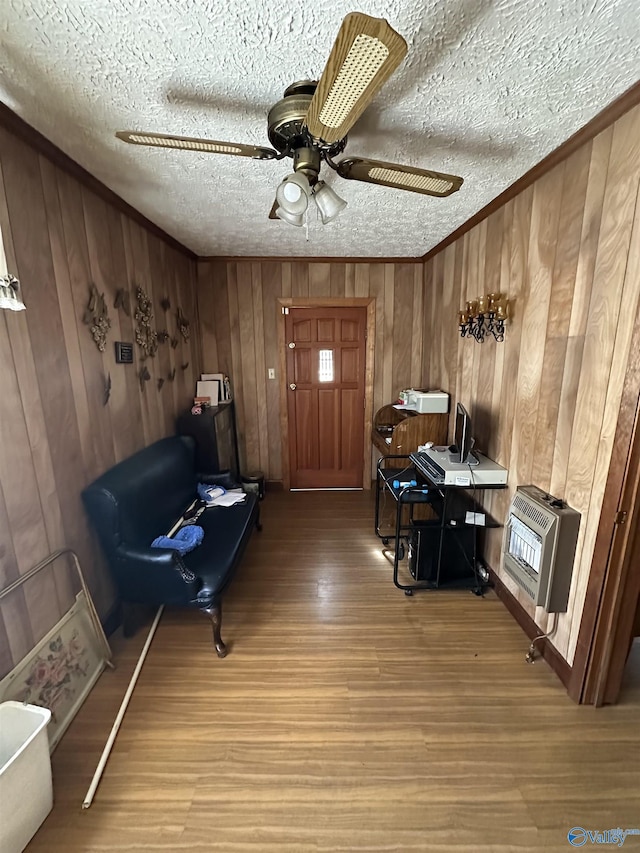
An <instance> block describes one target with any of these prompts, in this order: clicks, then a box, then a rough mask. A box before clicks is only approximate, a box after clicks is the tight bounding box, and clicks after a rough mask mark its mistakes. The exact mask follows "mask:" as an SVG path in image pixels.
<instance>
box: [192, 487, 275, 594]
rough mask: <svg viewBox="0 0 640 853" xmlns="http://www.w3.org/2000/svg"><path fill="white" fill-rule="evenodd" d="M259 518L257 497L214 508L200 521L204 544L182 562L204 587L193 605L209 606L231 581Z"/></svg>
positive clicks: (208, 510)
mask: <svg viewBox="0 0 640 853" xmlns="http://www.w3.org/2000/svg"><path fill="white" fill-rule="evenodd" d="M257 519H258V502H257V500H256V498H255V496H254V495H247V498H246V501H245V502H244V503H242V504H237V505H236V506H229V507H223V506H212V507H208V508H207V509H205V511H204V512H203V513H202V515H201V516H200V517H199V519H198V524H199V525H200V526H201V527H202V529H203V530H204V540H203V542H202V545H200V546H199V547H198V548H195V549H194V550H193V551H190V552H189V553H188V554H185V555H184V556H183V557H182V561H183V563H184V564H185V566H186V567H187V568H188V569H190V570H191V571H192V572H193V573H194V574H195V575H197V576H198V577H199V578H200V579H201V581H202V586H201V588H200V589H199V591H198V595H197V598H196V600H195V601H194V603H196V604H198V605H199V606H208V603H209V602H210V600H212V599H213V597H214V596H216V595H220V593H222V592H223V591H224V589H225V588H226V586H227V585H228V584H229V582H230V581H231V579H232V577H233V574H234V569H235V567H236V565H237V564H238V562H239V560H240V557H241V556H242V554H243V552H244V549H245V547H246V545H247V543H248V541H249V538H250V536H251V532H252V530H253V528H254V527H255V525H256V522H257Z"/></svg>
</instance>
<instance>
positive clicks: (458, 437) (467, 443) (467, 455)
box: [451, 403, 476, 464]
mask: <svg viewBox="0 0 640 853" xmlns="http://www.w3.org/2000/svg"><path fill="white" fill-rule="evenodd" d="M472 447H473V437H472V436H471V418H470V417H469V412H467V410H466V409H465V407H464V406H463V405H462V403H458V404H457V406H456V427H455V433H454V437H453V446H452V447H451V461H452V462H461V463H466V464H470V463H472V462H475V461H476V459H475V457H474V456H473V455H472V454H471V448H472Z"/></svg>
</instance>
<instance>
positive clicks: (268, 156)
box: [116, 130, 277, 160]
mask: <svg viewBox="0 0 640 853" xmlns="http://www.w3.org/2000/svg"><path fill="white" fill-rule="evenodd" d="M116 136H117V137H118V139H121V140H122V141H123V142H128V143H129V144H130V145H150V146H153V147H156V148H177V149H179V150H182V151H201V152H203V153H205V154H230V155H231V156H232V157H252V158H253V159H254V160H273V158H274V157H276V156H277V152H276V151H274V150H273V149H272V148H259V147H258V146H256V145H243V144H242V143H235V142H218V141H217V140H215V139H193V138H192V137H190V136H168V135H167V134H166V133H146V132H143V131H135V130H119V131H118V132H117V133H116Z"/></svg>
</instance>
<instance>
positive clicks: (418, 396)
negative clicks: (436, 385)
mask: <svg viewBox="0 0 640 853" xmlns="http://www.w3.org/2000/svg"><path fill="white" fill-rule="evenodd" d="M405 393H406V401H407V402H406V405H407V409H413V411H415V412H419V413H420V414H421V415H426V414H440V413H446V412H448V411H449V395H448V394H447V393H445V392H444V391H414V390H413V389H410V390H409V391H406V392H405Z"/></svg>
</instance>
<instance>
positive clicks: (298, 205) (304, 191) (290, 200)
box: [276, 172, 311, 224]
mask: <svg viewBox="0 0 640 853" xmlns="http://www.w3.org/2000/svg"><path fill="white" fill-rule="evenodd" d="M310 195H311V187H310V186H309V181H308V180H307V179H306V177H305V176H304V175H303V174H302V173H301V172H294V173H293V174H292V175H288V176H287V177H286V178H285V179H284V181H283V182H282V183H281V184H280V186H279V187H278V189H277V190H276V199H277V201H278V205H279V208H281V209H282V210H284V211H286V212H287V213H290V214H293V215H294V216H302V214H303V213H304V212H305V210H306V209H307V207H308V205H309V196H310ZM276 213H277V211H276ZM280 218H281V219H282V218H283V217H280ZM286 221H287V222H288V221H289V220H286ZM292 224H296V223H292Z"/></svg>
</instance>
